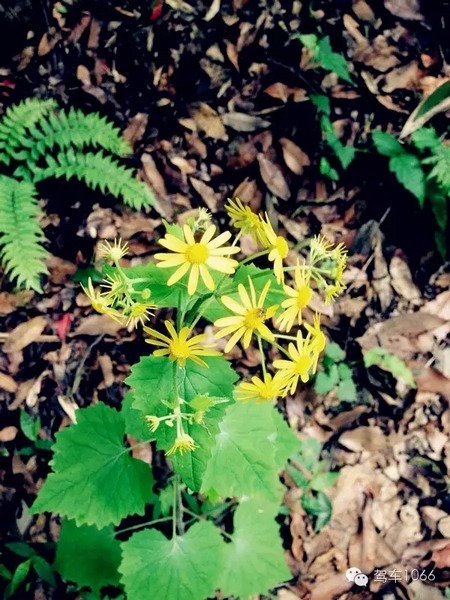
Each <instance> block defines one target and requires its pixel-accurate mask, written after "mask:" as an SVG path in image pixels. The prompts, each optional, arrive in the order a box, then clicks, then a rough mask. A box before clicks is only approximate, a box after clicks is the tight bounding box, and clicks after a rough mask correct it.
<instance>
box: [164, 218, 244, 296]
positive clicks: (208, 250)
mask: <svg viewBox="0 0 450 600" xmlns="http://www.w3.org/2000/svg"><path fill="white" fill-rule="evenodd" d="M215 232H216V226H215V225H210V226H209V227H208V229H207V230H206V231H205V233H204V234H203V235H202V237H201V238H200V240H199V241H198V242H197V241H196V240H195V238H194V234H193V232H192V230H191V229H190V227H189V226H188V225H184V227H183V233H184V239H185V241H182V240H180V239H178V238H177V237H175V236H174V235H172V234H170V233H166V235H165V236H164V238H163V239H162V240H160V242H159V243H160V244H161V246H164V248H167V249H168V250H170V251H171V252H164V253H161V254H155V258H156V259H157V260H160V261H162V262H160V263H159V264H158V265H157V266H158V267H161V268H163V269H166V268H171V267H178V269H177V270H176V271H175V273H173V275H171V277H170V278H169V280H168V282H167V285H173V284H174V283H176V282H177V281H179V280H180V279H181V278H182V277H184V275H186V273H187V272H188V271H189V280H188V294H189V295H190V296H192V295H193V294H195V292H196V290H197V286H198V280H199V276H200V277H201V278H202V280H203V282H204V284H205V285H206V287H207V288H208V289H209V290H211V291H212V290H214V287H215V286H214V281H213V278H212V277H211V274H210V273H209V271H208V268H209V269H213V270H214V271H219V272H220V273H226V274H228V275H232V274H233V273H234V271H235V269H236V267H237V266H238V264H239V263H238V262H237V261H236V260H234V259H232V258H226V257H227V256H228V255H230V254H235V253H236V252H239V248H236V247H234V246H228V247H225V248H221V246H223V244H224V243H225V242H227V241H228V240H229V239H230V237H231V233H230V232H229V231H225V232H224V233H221V234H220V235H218V236H217V237H216V238H215V239H213V237H214V234H215Z"/></svg>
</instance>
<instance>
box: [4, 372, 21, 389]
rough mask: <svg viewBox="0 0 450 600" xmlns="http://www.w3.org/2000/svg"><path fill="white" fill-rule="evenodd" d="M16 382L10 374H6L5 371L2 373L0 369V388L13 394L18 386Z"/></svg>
mask: <svg viewBox="0 0 450 600" xmlns="http://www.w3.org/2000/svg"><path fill="white" fill-rule="evenodd" d="M18 387H19V386H18V384H17V382H16V381H15V380H14V379H13V378H12V377H11V375H7V374H6V373H2V372H1V371H0V389H2V390H5V391H6V392H9V393H10V394H14V392H15V391H16V390H17V388H18Z"/></svg>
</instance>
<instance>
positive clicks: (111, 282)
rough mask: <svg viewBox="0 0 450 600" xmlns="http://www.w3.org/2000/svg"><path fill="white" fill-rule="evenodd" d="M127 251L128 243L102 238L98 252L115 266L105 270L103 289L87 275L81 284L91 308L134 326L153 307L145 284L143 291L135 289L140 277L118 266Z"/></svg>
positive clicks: (149, 313) (143, 321) (141, 322)
mask: <svg viewBox="0 0 450 600" xmlns="http://www.w3.org/2000/svg"><path fill="white" fill-rule="evenodd" d="M127 252H128V245H127V244H124V243H122V242H120V241H117V240H116V241H115V242H114V244H110V243H109V242H103V243H102V244H101V245H100V248H99V252H98V255H99V257H100V258H103V259H105V260H106V261H107V262H111V263H112V264H113V265H114V267H115V268H114V270H112V271H111V272H107V273H106V274H105V278H104V280H103V282H102V284H101V287H102V288H104V291H102V292H100V291H99V290H96V289H95V288H94V286H93V284H92V280H91V278H89V279H88V284H87V287H85V286H82V288H83V291H84V293H85V294H86V296H87V297H88V298H89V300H90V301H91V305H92V308H93V309H94V310H96V311H97V312H98V313H101V314H105V315H109V316H110V317H111V318H112V319H114V321H117V322H118V323H120V324H122V325H125V326H126V327H129V328H135V327H137V325H138V323H140V324H142V325H143V324H144V323H145V322H146V321H147V320H148V319H149V318H150V316H152V315H153V313H152V310H154V309H155V308H156V307H155V306H154V304H153V303H152V302H150V297H151V291H150V289H149V288H145V289H144V290H143V291H137V290H136V289H135V286H136V285H137V284H138V283H142V282H143V281H144V280H142V279H137V278H132V277H130V276H129V275H127V274H126V273H125V271H124V270H123V269H122V268H121V266H120V264H119V261H120V260H121V259H122V258H123V257H124V256H125V255H126V254H127Z"/></svg>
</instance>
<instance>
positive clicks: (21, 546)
mask: <svg viewBox="0 0 450 600" xmlns="http://www.w3.org/2000/svg"><path fill="white" fill-rule="evenodd" d="M5 545H6V547H7V548H8V550H10V551H11V552H14V554H17V556H21V557H22V558H30V557H31V556H35V555H36V550H34V548H32V547H31V546H29V545H28V544H26V543H25V542H9V543H8V544H5Z"/></svg>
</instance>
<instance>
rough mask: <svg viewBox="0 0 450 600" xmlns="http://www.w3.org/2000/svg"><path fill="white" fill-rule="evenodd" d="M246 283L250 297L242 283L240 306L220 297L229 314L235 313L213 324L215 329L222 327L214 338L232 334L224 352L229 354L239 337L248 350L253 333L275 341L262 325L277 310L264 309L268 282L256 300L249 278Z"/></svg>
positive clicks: (239, 290) (235, 302)
mask: <svg viewBox="0 0 450 600" xmlns="http://www.w3.org/2000/svg"><path fill="white" fill-rule="evenodd" d="M248 283H249V286H250V296H249V294H248V292H247V290H246V289H245V287H244V286H243V285H242V283H240V284H239V285H238V292H239V297H240V299H241V302H242V304H239V302H237V301H236V300H234V299H233V298H230V297H229V296H222V298H221V301H222V303H223V304H224V305H225V306H226V307H227V308H228V309H229V310H231V312H233V313H235V316H232V317H223V318H222V319H217V321H216V322H215V323H214V325H215V326H216V327H223V329H222V331H218V332H217V333H216V335H215V337H216V338H222V337H225V336H226V335H229V334H230V333H233V335H232V336H231V338H230V339H229V340H228V342H227V345H226V346H225V352H229V351H230V350H231V349H232V348H233V347H234V346H235V345H236V344H237V343H238V341H239V340H240V339H241V337H243V338H244V339H243V341H242V345H243V347H244V348H248V347H249V345H250V340H251V337H252V335H253V334H254V333H255V332H256V333H259V334H260V335H261V337H263V338H264V339H266V340H268V341H269V342H273V341H274V339H275V338H274V336H273V333H272V332H271V331H270V329H269V328H268V327H267V326H266V325H264V321H267V319H270V318H271V317H273V315H274V314H275V312H276V310H277V308H278V306H275V305H274V306H269V308H264V302H265V300H266V296H267V293H268V291H269V288H270V281H268V282H267V283H266V285H265V286H264V289H263V291H262V292H261V295H260V297H259V299H258V300H257V298H256V292H255V288H254V286H253V282H252V280H251V279H250V277H249V278H248Z"/></svg>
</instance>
